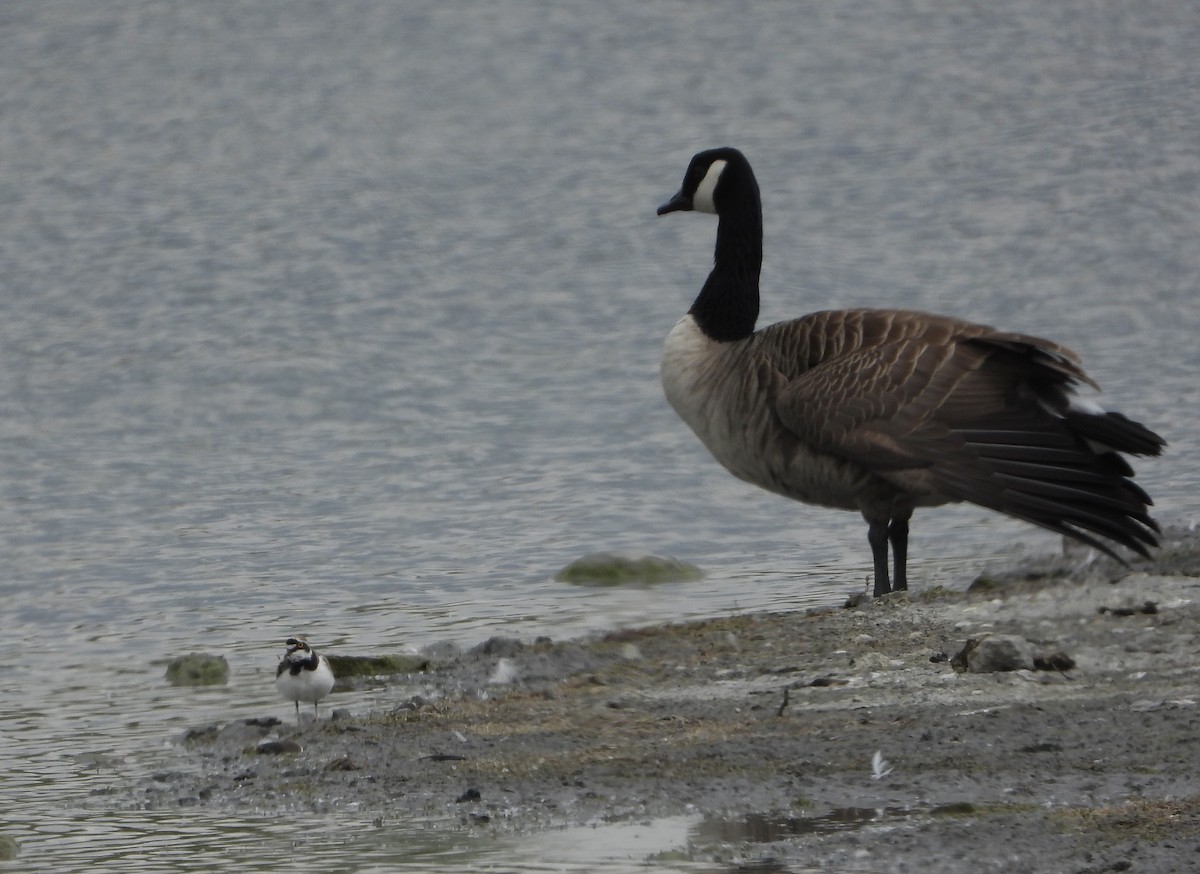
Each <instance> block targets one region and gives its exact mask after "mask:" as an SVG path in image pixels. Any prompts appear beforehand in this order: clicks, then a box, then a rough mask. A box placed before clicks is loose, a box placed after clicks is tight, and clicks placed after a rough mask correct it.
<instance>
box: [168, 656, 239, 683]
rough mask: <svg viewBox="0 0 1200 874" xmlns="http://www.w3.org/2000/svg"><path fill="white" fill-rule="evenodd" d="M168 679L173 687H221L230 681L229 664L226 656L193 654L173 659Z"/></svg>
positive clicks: (169, 665)
mask: <svg viewBox="0 0 1200 874" xmlns="http://www.w3.org/2000/svg"><path fill="white" fill-rule="evenodd" d="M166 677H167V682H168V683H170V684H171V685H172V686H220V685H223V684H225V683H226V682H228V680H229V662H227V661H225V656H214V655H209V654H208V653H203V652H192V653H188V654H187V655H182V656H179V657H178V658H173V659H171V662H170V664H168V665H167V674H166Z"/></svg>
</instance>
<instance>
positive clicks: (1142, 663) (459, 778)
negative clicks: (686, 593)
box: [126, 530, 1200, 872]
mask: <svg viewBox="0 0 1200 874" xmlns="http://www.w3.org/2000/svg"><path fill="white" fill-rule="evenodd" d="M1114 577H1119V578H1120V579H1119V581H1117V582H1113V581H1112V579H1113V578H1114ZM981 590H982V591H981ZM1147 602H1149V604H1150V605H1152V610H1151V609H1150V608H1149V607H1148V604H1147ZM989 635H991V636H997V635H1009V636H1012V637H1013V638H1016V639H1018V640H1021V641H1025V642H1027V644H1028V648H1029V650H1030V651H1031V652H1033V653H1035V654H1036V653H1039V652H1042V653H1046V654H1057V655H1062V656H1066V657H1068V659H1069V661H1053V660H1051V661H1049V662H1045V663H1044V665H1046V666H1048V667H1049V668H1050V669H1047V670H1032V669H1028V668H1026V669H1020V670H1012V671H988V672H983V673H972V672H969V671H968V672H962V673H960V672H959V671H957V670H956V669H955V667H954V666H952V665H951V663H950V658H951V657H953V656H955V655H956V654H957V653H959V652H960V650H962V648H963V646H964V644H965V643H966V642H967V641H968V640H969V639H972V638H974V639H979V638H983V637H986V636H989ZM1072 663H1073V666H1069V667H1068V665H1069V664H1072ZM960 666H961V665H960ZM1198 680H1200V537H1197V535H1196V534H1195V532H1190V531H1183V530H1173V531H1170V532H1168V536H1167V537H1165V538H1164V546H1163V548H1162V549H1161V550H1160V552H1159V554H1158V556H1157V557H1156V559H1155V560H1154V561H1153V562H1137V563H1135V564H1134V569H1133V570H1132V571H1129V570H1128V569H1125V568H1122V567H1120V566H1119V565H1117V564H1116V563H1113V562H1108V561H1106V560H1098V561H1094V562H1092V563H1091V564H1089V565H1088V566H1087V567H1086V568H1085V569H1082V571H1081V569H1080V568H1079V567H1074V568H1072V566H1071V565H1070V564H1068V563H1067V562H1066V561H1065V560H1064V559H1046V560H1044V561H1041V562H1035V563H1032V564H1028V565H1023V566H1022V567H1020V568H1016V569H1013V570H1012V571H1011V572H1010V573H1007V574H1004V575H1002V576H997V577H994V578H989V579H987V580H986V581H985V580H979V581H977V584H976V585H975V586H974V591H972V592H968V593H962V594H958V593H951V592H947V591H945V590H940V589H935V590H932V591H927V592H923V591H922V590H921V589H920V588H917V589H915V590H913V591H911V592H909V593H907V594H900V595H892V596H887V597H885V598H882V599H879V600H876V601H868V602H866V603H864V604H861V605H859V606H856V607H853V608H846V609H839V608H831V609H818V610H809V611H803V612H795V613H759V614H752V615H739V616H735V617H729V618H717V619H711V620H705V621H697V622H686V623H678V624H668V625H661V626H654V627H649V628H638V629H631V630H625V631H617V632H612V633H608V634H603V635H599V636H596V637H589V638H585V639H582V640H575V641H561V642H560V641H549V640H545V639H539V640H538V641H534V642H522V641H516V640H511V639H505V638H493V639H491V640H489V641H485V642H484V643H482V644H480V645H479V646H477V647H475V648H473V649H471V650H470V651H466V652H455V653H450V652H443V653H441V654H438V653H430V654H429V666H428V670H427V672H424V673H420V674H412V675H407V676H403V677H396V678H393V679H392V680H390V681H388V682H389V684H395V685H396V686H397V687H402V688H404V689H406V690H411V689H412V688H414V687H416V688H420V689H422V690H424V691H423V692H422V694H420V695H415V696H414V695H408V696H407V697H404V698H403V699H402V700H400V696H399V695H398V700H397V701H396V705H395V707H394V708H392V709H391V710H389V711H387V712H375V713H369V714H355V715H349V714H346V713H344V712H337V713H336V714H335V715H336V717H337V718H334V719H331V720H326V719H322V721H321V722H320V723H319V724H318V725H315V726H313V725H311V724H305V726H304V728H303V729H302V730H300V731H297V730H296V727H295V726H294V725H291V724H290V723H286V724H285V723H280V722H279V721H278V720H277V719H274V718H271V719H261V720H249V721H242V722H235V723H230V724H227V725H222V726H207V727H202V728H198V729H193V730H192V731H190V732H189V738H188V739H187V740H185V741H184V742H183V745H184V748H185V751H186V752H187V754H188V755H189V757H190V758H191V759H192V761H193V764H194V768H193V769H192V771H191V772H189V773H186V774H183V773H175V772H172V773H170V774H158V775H153V776H152V777H150V778H147V779H146V780H143V781H140V782H139V783H138V784H137V785H136V786H133V787H126V789H127V790H128V793H129V806H132V807H136V808H141V809H156V808H163V807H168V806H169V807H178V806H180V805H192V806H200V807H210V808H215V809H222V810H245V811H255V812H264V811H265V812H272V811H286V810H297V809H299V810H309V811H315V812H338V813H340V814H342V815H349V816H359V817H363V818H364V819H365V820H367V821H370V820H371V819H373V818H375V817H377V816H378V815H379V814H380V813H381V812H384V811H386V812H387V814H388V815H389V816H400V817H404V818H406V819H422V818H428V819H433V818H438V819H445V818H447V817H450V818H454V819H457V820H459V821H461V822H462V823H463V824H464V826H465V827H468V828H472V827H473V828H487V829H498V828H499V829H504V830H507V831H513V832H517V833H521V832H531V831H535V830H540V829H546V828H561V827H564V826H571V825H583V824H595V823H598V822H619V821H627V820H632V819H642V820H645V819H653V818H665V817H672V816H679V815H684V814H704V815H709V816H713V817H719V818H722V819H723V821H725V822H728V823H731V824H732V825H731V826H730V828H729V829H728V832H727V833H726V834H724V835H722V836H720V839H719V840H717V839H716V838H714V843H713V844H712V845H707V844H699V845H697V846H694V847H690V848H689V849H688V851H687V852H688V853H692V854H694V855H693V856H692V858H694V859H695V860H696V861H709V862H711V861H713V860H714V859H716V860H718V861H719V860H721V859H727V858H733V855H731V853H732V854H734V855H736V853H734V851H733V849H731V848H738V849H737V853H740V854H741V855H740V856H739V858H740V857H741V856H750V857H754V858H759V859H771V860H774V861H775V862H777V863H778V865H779V866H780V867H778V868H775V869H764V870H779V871H787V870H791V868H789V867H788V866H795V867H805V868H808V867H812V866H821V865H825V866H832V867H834V868H836V869H837V870H849V871H876V870H922V871H924V872H941V871H945V872H958V871H962V870H964V866H968V865H969V867H970V870H972V871H977V872H978V871H1006V872H1013V871H1026V870H1027V871H1049V870H1067V871H1081V872H1082V871H1088V872H1091V871H1096V872H1100V871H1108V870H1113V871H1117V870H1126V869H1127V866H1129V865H1132V866H1133V868H1132V869H1131V870H1137V871H1156V872H1157V871H1163V872H1168V871H1181V872H1182V871H1190V870H1192V865H1194V864H1196V863H1197V862H1198V861H1200V708H1198V707H1197V703H1196V700H1197V696H1198V695H1200V690H1198V689H1197V682H1198ZM264 740H266V741H268V742H271V743H274V744H275V745H276V746H275V753H276V754H267V753H265V752H262V751H261V750H260V746H259V745H260V743H261V742H263V741H264ZM876 753H878V754H879V756H880V757H881V759H879V760H875V756H876ZM873 760H875V761H873ZM855 817H858V820H855ZM839 818H840V820H839ZM839 821H840V822H841V826H839V827H838V828H821V827H819V826H820V825H821V824H822V823H832V822H839ZM734 825H738V827H737V828H735V827H734ZM718 831H719V830H718ZM1123 866H1126V867H1123ZM731 870H732V869H731Z"/></svg>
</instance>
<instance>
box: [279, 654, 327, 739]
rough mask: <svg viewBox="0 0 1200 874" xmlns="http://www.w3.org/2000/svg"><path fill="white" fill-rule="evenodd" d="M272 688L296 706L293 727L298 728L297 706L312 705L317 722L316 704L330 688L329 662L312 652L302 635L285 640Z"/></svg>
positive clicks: (298, 711)
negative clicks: (305, 703)
mask: <svg viewBox="0 0 1200 874" xmlns="http://www.w3.org/2000/svg"><path fill="white" fill-rule="evenodd" d="M275 688H276V689H278V690H279V694H280V695H282V696H283V697H284V698H286V699H287V700H289V701H294V702H295V703H296V725H299V724H300V702H301V701H311V702H312V705H313V718H314V719H316V718H317V716H318V713H317V702H318V701H320V700H321V699H322V698H324V697H325V696H326V695H328V694H329V690H330V689H332V688H333V669H332V668H330V667H329V659H327V658H325V656H323V655H318V654H317V653H315V652H313V649H312V647H310V646H309V645H308V641H307V640H305V639H304V636H303V635H300V634H297V635H296V636H295V637H289V638H288V639H287V653H285V654H284V656H283V660H282V661H281V662H280V663H279V667H278V668H277V669H276V670H275Z"/></svg>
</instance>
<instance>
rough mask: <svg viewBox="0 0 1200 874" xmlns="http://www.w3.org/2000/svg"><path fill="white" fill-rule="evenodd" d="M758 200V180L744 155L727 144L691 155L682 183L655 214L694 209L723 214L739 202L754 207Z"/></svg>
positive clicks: (756, 206)
mask: <svg viewBox="0 0 1200 874" xmlns="http://www.w3.org/2000/svg"><path fill="white" fill-rule="evenodd" d="M758 200H759V195H758V183H757V181H755V179H754V171H753V170H751V169H750V162H749V161H747V160H746V156H745V155H743V154H742V153H741V152H739V151H738V150H737V149H732V148H729V147H723V148H719V149H708V150H706V151H703V152H699V153H697V154H696V155H695V156H693V157H692V160H691V163H690V164H688V168H687V172H686V173H685V174H684V176H683V185H681V186H680V188H679V191H678V193H676V195H675V196H674V197H672V198H671V199H670V200H668V201H667V202H666V203H664V204H663V205H662V206H660V207H659V208H658V214H659V215H666V214H667V213H669V212H680V211H688V210H694V211H696V212H707V213H713V214H715V215H723V214H725V213H727V212H729V211H730V210H732V209H733V208H734V207H736V206H738V205H744V206H752V207H754V208H755V209H756V210H757V209H758Z"/></svg>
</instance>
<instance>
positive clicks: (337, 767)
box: [325, 756, 362, 771]
mask: <svg viewBox="0 0 1200 874" xmlns="http://www.w3.org/2000/svg"><path fill="white" fill-rule="evenodd" d="M325 770H326V771H361V770H362V767H361V766H359V765H357V764H355V763H354V760H353V759H351V758H350V757H349V756H338V757H337V758H336V759H334V760H333V761H332V762H330V763H329V764H328V765H326V766H325Z"/></svg>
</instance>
